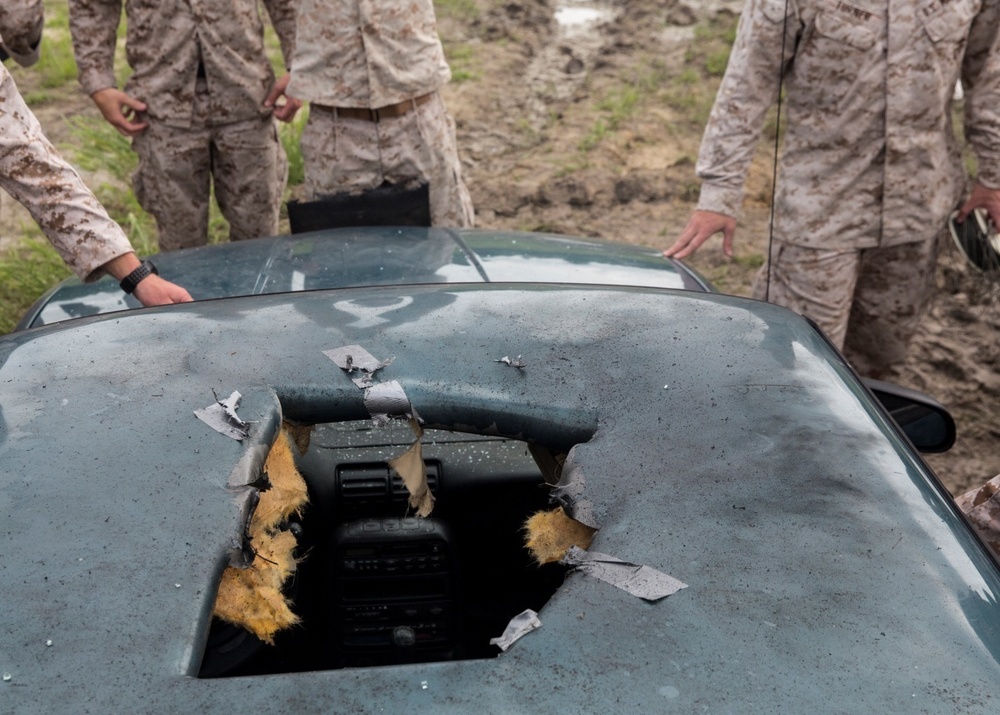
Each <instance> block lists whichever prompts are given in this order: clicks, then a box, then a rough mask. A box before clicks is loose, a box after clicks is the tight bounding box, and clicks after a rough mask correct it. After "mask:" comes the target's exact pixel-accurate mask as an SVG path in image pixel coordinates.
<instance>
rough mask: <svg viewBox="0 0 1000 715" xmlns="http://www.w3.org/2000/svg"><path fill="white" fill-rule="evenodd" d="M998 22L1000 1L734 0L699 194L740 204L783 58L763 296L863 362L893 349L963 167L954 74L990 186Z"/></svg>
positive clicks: (916, 303)
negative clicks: (740, 2)
mask: <svg viewBox="0 0 1000 715" xmlns="http://www.w3.org/2000/svg"><path fill="white" fill-rule="evenodd" d="M786 8H787V15H788V17H787V25H786V23H785V11H786ZM783 28H785V30H786V32H785V37H784V63H783V64H779V60H780V58H781V57H782V51H783V50H782V41H783V37H782V35H783V32H782V31H783ZM998 28H1000V0H788V2H787V4H786V2H785V0H748V3H747V5H746V7H745V9H744V11H743V15H742V17H741V20H740V26H739V29H738V31H737V37H736V41H735V43H734V45H733V49H732V54H731V56H730V61H729V67H728V69H727V70H726V76H725V78H724V80H723V82H722V86H721V87H720V89H719V94H718V96H717V98H716V103H715V107H714V108H713V110H712V115H711V118H710V120H709V124H708V127H707V128H706V131H705V137H704V140H703V143H702V149H701V154H700V156H699V158H698V166H697V170H698V174H699V176H701V177H702V179H703V180H704V184H703V186H702V190H701V199H700V201H699V204H698V208H699V209H703V210H708V211H715V212H718V213H722V214H727V215H730V216H737V215H738V214H739V209H740V205H741V203H742V197H743V183H744V179H745V177H746V174H747V171H748V168H749V165H750V162H751V159H752V157H753V154H754V151H755V149H756V146H757V141H758V138H759V136H760V132H761V127H762V125H763V123H764V116H765V113H766V112H767V110H768V109H769V107H770V106H771V105H772V104H773V103H774V101H775V100H776V98H777V93H778V77H779V72H783V73H784V89H785V95H786V100H785V106H786V107H787V124H786V125H785V134H784V146H783V152H782V157H781V165H780V168H779V171H778V186H777V192H776V197H775V226H774V238H775V241H774V245H773V246H772V249H771V256H770V264H771V265H770V269H771V285H770V287H769V291H768V292H769V298H770V299H771V300H772V301H774V302H777V303H781V304H785V305H788V306H789V307H791V308H793V309H798V310H800V311H801V312H805V313H806V314H808V315H810V316H811V317H813V318H814V319H815V320H817V322H819V323H820V325H821V326H822V327H823V328H824V330H826V331H827V332H828V334H829V335H830V336H831V337H832V338H833V339H834V340H835V341H837V342H838V343H840V344H842V345H843V346H844V347H845V350H846V351H847V353H848V356H849V357H851V359H852V360H853V361H854V363H855V366H856V367H857V368H858V369H859V370H861V371H865V372H880V371H882V370H884V369H886V368H887V367H888V366H889V365H890V364H891V363H892V362H893V361H896V360H898V359H899V357H900V356H901V355H902V354H903V352H904V350H905V346H906V342H907V340H908V338H909V336H910V334H911V333H912V330H913V327H914V323H915V321H916V319H917V318H918V317H919V309H920V307H921V306H922V305H923V303H924V302H925V301H926V298H927V295H928V294H929V293H930V289H931V287H932V278H933V266H934V260H935V251H936V248H935V244H936V242H937V237H938V236H939V234H940V232H941V229H942V228H943V227H944V226H945V225H946V220H947V217H948V215H949V213H950V212H951V211H952V210H954V209H955V208H956V206H957V204H958V202H959V200H960V199H961V195H962V190H963V187H964V180H965V179H964V172H963V168H962V163H961V157H960V151H959V146H958V143H957V141H956V140H955V138H954V134H953V131H952V124H951V101H952V95H953V92H954V89H955V83H956V81H957V80H958V79H959V78H961V80H962V82H963V85H964V87H965V89H966V100H965V112H966V127H967V129H966V136H967V137H968V140H969V142H970V144H971V146H972V148H973V150H974V151H975V153H976V155H977V157H978V159H979V167H980V168H979V177H978V181H979V182H980V183H982V184H983V185H984V186H987V187H990V188H997V187H1000V48H998V35H1000V29H998ZM901 262H905V263H906V264H908V265H899V264H900V263H901ZM767 270H768V265H765V267H764V269H762V271H761V274H760V276H758V285H757V287H756V288H755V295H757V296H759V297H763V294H764V292H765V286H764V281H765V278H766V275H767ZM862 322H864V323H865V325H864V329H865V330H866V331H867V334H866V335H861V334H858V333H857V332H856V331H857V329H858V328H859V327H860V324H861V323H862ZM845 336H846V343H845ZM872 337H875V338H877V339H872Z"/></svg>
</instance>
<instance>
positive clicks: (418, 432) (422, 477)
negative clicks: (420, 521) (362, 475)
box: [389, 419, 434, 517]
mask: <svg viewBox="0 0 1000 715" xmlns="http://www.w3.org/2000/svg"><path fill="white" fill-rule="evenodd" d="M410 429H412V430H413V434H414V436H415V437H416V439H415V440H414V442H413V444H412V445H411V446H410V448H409V449H408V450H406V451H405V452H403V453H402V454H401V455H399V456H398V457H396V458H395V459H391V460H389V466H390V467H391V468H392V470H393V471H394V472H396V474H398V475H399V477H400V479H402V480H403V484H405V485H406V490H407V491H408V492H410V500H409V503H410V506H411V507H412V508H413V509H415V510H416V512H417V516H424V517H426V516H430V513H431V511H433V510H434V495H433V494H431V490H430V487H429V486H428V485H427V467H426V466H425V465H424V458H423V446H422V444H421V442H420V440H421V438H422V437H423V436H424V430H423V428H422V427H421V426H420V423H419V422H417V420H415V419H411V420H410Z"/></svg>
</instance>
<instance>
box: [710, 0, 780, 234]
mask: <svg viewBox="0 0 1000 715" xmlns="http://www.w3.org/2000/svg"><path fill="white" fill-rule="evenodd" d="M795 6H796V3H795V2H792V1H789V2H787V3H786V2H785V0H748V2H747V4H746V5H745V7H744V10H743V14H742V15H741V17H740V23H739V27H738V28H737V31H736V40H735V42H734V43H733V47H732V52H731V54H730V56H729V65H728V66H727V67H726V74H725V76H724V77H723V79H722V84H721V85H720V87H719V91H718V94H717V95H716V97H715V104H714V106H713V107H712V113H711V116H710V117H709V120H708V125H707V126H706V127H705V134H704V136H703V138H702V142H701V150H700V152H699V155H698V163H697V166H696V171H697V173H698V176H699V177H700V178H701V179H702V182H703V183H702V187H701V196H700V198H699V201H698V208H699V209H701V210H703V211H715V212H716V213H721V214H726V215H728V216H739V215H740V213H741V206H742V204H743V184H744V181H745V180H746V176H747V172H748V171H749V169H750V163H751V161H752V159H753V155H754V151H755V150H756V148H757V143H758V141H759V139H760V134H761V130H762V127H763V124H764V116H765V114H766V113H767V110H768V109H769V108H770V107H771V105H772V104H774V102H775V100H776V99H777V96H778V79H779V76H780V75H781V74H782V73H783V72H785V71H786V70H787V68H788V66H789V64H790V63H791V58H792V57H793V55H794V47H795V39H796V34H797V32H798V31H799V21H798V19H797V14H798V13H797V9H796V7H795ZM786 8H787V12H788V13H789V17H788V20H787V23H786V22H785V12H786ZM783 30H785V31H786V33H787V37H786V38H785V42H784V47H783V46H782V31H783ZM782 50H784V62H781V63H779V60H780V58H781V57H782Z"/></svg>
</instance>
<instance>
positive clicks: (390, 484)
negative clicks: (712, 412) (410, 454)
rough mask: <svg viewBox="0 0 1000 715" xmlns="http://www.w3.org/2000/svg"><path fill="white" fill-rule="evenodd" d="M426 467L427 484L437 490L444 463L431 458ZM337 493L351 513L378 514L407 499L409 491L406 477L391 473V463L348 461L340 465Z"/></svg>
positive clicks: (346, 510)
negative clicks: (390, 474) (404, 478)
mask: <svg viewBox="0 0 1000 715" xmlns="http://www.w3.org/2000/svg"><path fill="white" fill-rule="evenodd" d="M425 466H426V468H427V485H428V486H429V487H430V490H431V493H432V494H435V495H436V494H437V490H438V483H439V481H440V475H441V465H440V464H439V463H437V462H430V463H427V464H426V465H425ZM337 496H338V501H339V506H340V508H342V509H343V510H345V512H348V513H352V514H379V513H382V512H381V511H380V510H384V508H385V507H386V506H389V505H394V504H398V503H400V502H405V501H406V499H407V497H408V496H409V493H408V492H407V491H406V485H405V484H403V480H402V479H400V478H399V477H398V476H396V475H395V474H394V475H392V476H391V477H390V476H389V465H387V464H385V463H384V462H383V463H375V464H349V465H341V466H340V467H338V468H337Z"/></svg>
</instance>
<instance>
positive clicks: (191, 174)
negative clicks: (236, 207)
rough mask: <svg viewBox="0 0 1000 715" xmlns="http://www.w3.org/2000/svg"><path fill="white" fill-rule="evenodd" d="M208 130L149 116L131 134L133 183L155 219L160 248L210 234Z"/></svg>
mask: <svg viewBox="0 0 1000 715" xmlns="http://www.w3.org/2000/svg"><path fill="white" fill-rule="evenodd" d="M209 143H210V136H209V132H208V130H207V129H205V128H204V127H191V128H184V129H181V128H176V127H167V126H163V125H162V124H159V123H156V122H150V125H149V127H148V128H147V129H146V131H144V132H143V133H142V134H139V135H138V136H136V137H135V138H133V139H132V148H133V149H134V150H135V153H136V154H137V155H138V156H139V166H138V167H137V168H136V170H135V173H134V174H133V175H132V187H133V189H134V190H135V196H136V199H138V201H139V205H140V206H142V208H143V209H145V210H146V211H148V212H149V213H151V214H152V215H153V217H154V218H155V219H156V226H157V228H158V229H159V233H160V237H159V245H160V250H161V251H173V250H176V249H178V248H188V247H190V246H201V245H204V243H205V240H206V238H207V235H208V197H209V171H210V149H209Z"/></svg>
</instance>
